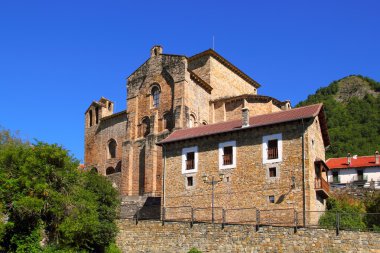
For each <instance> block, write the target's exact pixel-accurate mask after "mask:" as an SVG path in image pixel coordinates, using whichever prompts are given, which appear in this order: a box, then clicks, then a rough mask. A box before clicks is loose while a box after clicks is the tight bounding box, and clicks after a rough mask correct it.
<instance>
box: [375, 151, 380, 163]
mask: <svg viewBox="0 0 380 253" xmlns="http://www.w3.org/2000/svg"><path fill="white" fill-rule="evenodd" d="M375 164H380V158H379V151H376V152H375Z"/></svg>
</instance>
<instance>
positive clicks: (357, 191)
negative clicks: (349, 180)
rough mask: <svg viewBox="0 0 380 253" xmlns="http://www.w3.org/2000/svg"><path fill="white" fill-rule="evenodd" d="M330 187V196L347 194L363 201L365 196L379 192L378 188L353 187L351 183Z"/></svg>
mask: <svg viewBox="0 0 380 253" xmlns="http://www.w3.org/2000/svg"><path fill="white" fill-rule="evenodd" d="M330 189H331V192H332V196H337V195H339V196H342V195H343V196H344V195H347V196H350V197H352V198H354V199H358V200H361V201H364V200H365V199H366V197H368V196H373V194H375V193H377V192H380V190H379V189H373V188H363V187H355V186H352V185H347V186H346V187H342V188H335V187H331V188H330Z"/></svg>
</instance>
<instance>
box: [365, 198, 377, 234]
mask: <svg viewBox="0 0 380 253" xmlns="http://www.w3.org/2000/svg"><path fill="white" fill-rule="evenodd" d="M365 206H366V209H367V213H368V214H367V215H366V224H367V227H368V228H369V229H373V230H375V231H378V232H380V192H374V193H373V194H371V195H369V196H367V197H366V201H365Z"/></svg>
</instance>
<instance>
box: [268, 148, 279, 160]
mask: <svg viewBox="0 0 380 253" xmlns="http://www.w3.org/2000/svg"><path fill="white" fill-rule="evenodd" d="M277 158H278V148H277V147H275V148H268V159H277Z"/></svg>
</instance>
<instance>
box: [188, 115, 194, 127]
mask: <svg viewBox="0 0 380 253" xmlns="http://www.w3.org/2000/svg"><path fill="white" fill-rule="evenodd" d="M195 126H196V121H195V115H194V114H190V117H189V128H192V127H195Z"/></svg>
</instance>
